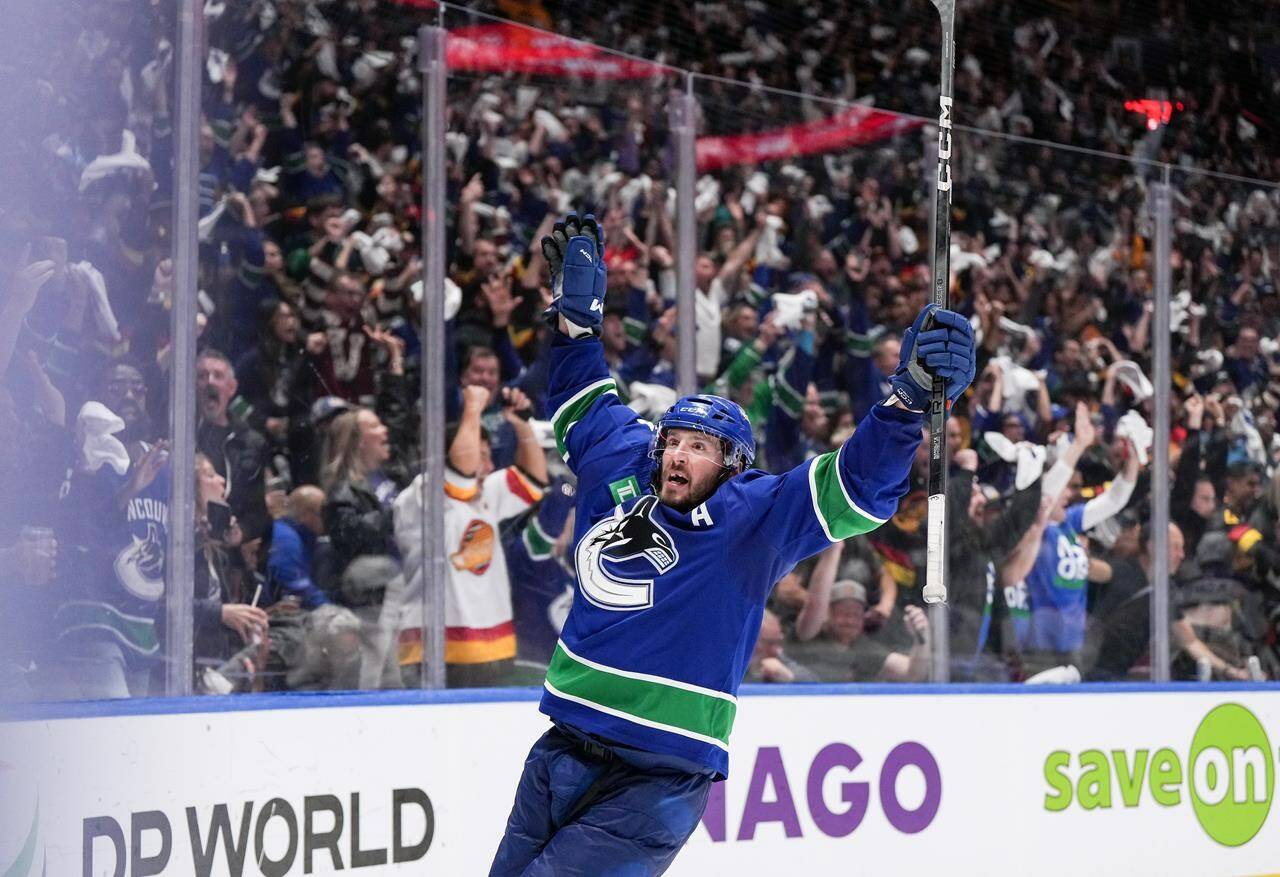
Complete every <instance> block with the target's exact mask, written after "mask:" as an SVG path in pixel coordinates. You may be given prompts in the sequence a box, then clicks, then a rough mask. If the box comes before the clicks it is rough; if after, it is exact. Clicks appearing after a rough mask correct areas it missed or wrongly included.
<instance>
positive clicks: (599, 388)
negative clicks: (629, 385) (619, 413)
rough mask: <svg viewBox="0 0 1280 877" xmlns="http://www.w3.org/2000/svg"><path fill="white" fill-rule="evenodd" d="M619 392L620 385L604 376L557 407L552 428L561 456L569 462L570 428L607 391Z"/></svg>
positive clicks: (552, 417) (552, 418)
mask: <svg viewBox="0 0 1280 877" xmlns="http://www.w3.org/2000/svg"><path fill="white" fill-rule="evenodd" d="M617 392H618V386H617V384H615V383H614V382H613V378H604V379H603V380H599V381H596V382H595V383H594V384H588V385H587V386H585V387H583V388H582V389H581V390H579V391H578V392H576V393H574V394H573V395H572V396H570V397H569V399H568V401H566V402H565V403H564V404H563V405H561V406H560V407H559V408H558V409H556V413H555V414H553V415H552V416H551V428H552V429H553V430H554V431H555V434H556V449H557V450H559V451H560V456H561V457H562V458H563V459H564V461H565V462H566V463H567V462H569V448H568V446H567V445H566V444H565V440H566V438H567V437H568V435H569V430H570V429H571V428H572V427H573V425H574V424H575V423H577V422H578V421H579V420H581V419H582V418H583V417H584V416H585V415H586V413H587V411H588V410H590V408H591V406H592V405H593V404H594V403H595V401H596V400H597V399H599V398H600V397H601V396H603V395H605V394H606V393H614V394H617Z"/></svg>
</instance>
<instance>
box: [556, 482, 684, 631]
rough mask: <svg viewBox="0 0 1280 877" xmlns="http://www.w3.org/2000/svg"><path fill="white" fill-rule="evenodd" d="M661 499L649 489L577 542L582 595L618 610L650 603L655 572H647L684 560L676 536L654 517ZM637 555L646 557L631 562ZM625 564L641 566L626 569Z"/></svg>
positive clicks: (602, 605)
mask: <svg viewBox="0 0 1280 877" xmlns="http://www.w3.org/2000/svg"><path fill="white" fill-rule="evenodd" d="M657 504H658V498H657V497H656V496H653V495H649V496H645V497H643V498H641V499H640V501H639V502H637V503H636V504H635V505H634V506H632V508H631V510H630V511H629V512H627V513H625V514H623V513H622V507H621V506H619V507H618V509H617V517H613V518H605V519H604V520H602V521H600V522H599V523H598V524H596V525H595V526H594V527H592V528H591V529H590V530H588V531H587V532H586V535H584V536H583V537H582V539H581V540H580V541H579V542H578V550H577V552H576V553H575V558H574V559H575V563H576V566H577V572H578V582H579V584H580V585H581V586H582V595H583V596H584V597H586V598H587V599H588V600H590V601H591V603H593V604H594V605H596V606H599V607H600V608H601V609H611V610H613V611H616V612H627V611H633V610H636V609H648V608H649V607H650V606H652V605H653V578H652V576H649V577H646V576H645V575H644V573H645V572H650V573H652V572H655V571H656V573H657V574H658V575H661V574H662V573H665V572H667V571H669V570H671V569H672V568H673V567H675V565H676V564H677V563H679V562H680V552H679V551H677V550H676V543H675V540H673V539H672V538H671V534H670V533H668V532H667V531H666V530H664V529H663V528H662V526H661V525H660V524H658V523H657V522H656V521H655V520H654V519H653V510H654V506H656V505H657ZM637 560H639V561H642V562H639V563H634V562H633V563H628V561H637ZM637 568H638V570H637ZM623 569H626V570H628V571H631V570H637V572H632V573H631V574H630V575H627V574H624V573H623V572H622V570H623Z"/></svg>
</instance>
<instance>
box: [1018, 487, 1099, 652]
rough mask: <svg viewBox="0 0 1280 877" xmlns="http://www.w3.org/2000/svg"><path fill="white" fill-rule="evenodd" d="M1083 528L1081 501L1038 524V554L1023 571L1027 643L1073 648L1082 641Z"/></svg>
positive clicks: (1086, 591)
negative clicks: (1028, 610)
mask: <svg viewBox="0 0 1280 877" xmlns="http://www.w3.org/2000/svg"><path fill="white" fill-rule="evenodd" d="M1083 532H1084V503H1079V504H1077V505H1073V506H1071V507H1070V508H1068V509H1067V514H1066V517H1065V518H1064V519H1063V521H1062V523H1060V524H1049V525H1048V526H1047V527H1045V528H1044V535H1043V536H1041V537H1040V553H1039V555H1038V556H1037V557H1036V562H1035V566H1033V567H1032V568H1031V572H1030V574H1029V575H1028V576H1027V599H1028V600H1029V601H1030V603H1031V628H1030V636H1029V643H1028V644H1029V646H1030V648H1033V649H1040V650H1045V651H1051V652H1073V651H1076V650H1077V649H1079V648H1081V647H1083V646H1084V628H1085V614H1086V611H1087V607H1086V601H1087V599H1088V596H1089V587H1088V577H1089V556H1088V554H1087V553H1086V552H1085V549H1084V546H1083V545H1081V544H1080V534H1081V533H1083ZM1020 639H1021V637H1020Z"/></svg>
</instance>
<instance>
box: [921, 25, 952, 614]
mask: <svg viewBox="0 0 1280 877" xmlns="http://www.w3.org/2000/svg"><path fill="white" fill-rule="evenodd" d="M933 5H934V6H935V7H936V8H937V10H938V15H939V16H940V17H941V19H942V88H941V90H940V91H939V93H938V193H937V201H936V203H935V205H934V213H933V303H934V304H936V305H937V306H938V307H940V308H945V307H946V306H947V292H948V286H949V285H950V280H951V101H952V97H953V88H954V78H955V31H956V0H933ZM946 569H947V393H946V384H945V382H944V381H943V380H942V379H941V378H934V379H933V392H931V393H930V394H929V535H928V549H927V554H926V557H925V585H924V601H925V602H926V603H945V602H946V601H947V582H946Z"/></svg>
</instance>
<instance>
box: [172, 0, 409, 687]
mask: <svg viewBox="0 0 1280 877" xmlns="http://www.w3.org/2000/svg"><path fill="white" fill-rule="evenodd" d="M300 12H301V10H299V9H294V8H292V7H281V8H280V9H278V10H270V9H269V10H266V11H263V12H262V14H261V15H259V14H257V13H255V14H254V15H252V16H249V17H245V16H244V15H243V14H241V13H237V12H236V11H235V10H234V9H233V8H232V7H227V9H226V10H225V11H223V12H221V13H220V14H219V15H216V16H212V17H210V16H206V17H207V18H211V20H210V21H209V22H208V40H207V42H208V45H209V49H208V54H207V57H206V65H205V66H206V75H207V76H208V80H209V82H208V84H207V86H206V88H205V90H204V102H203V119H202V131H201V136H202V141H201V148H202V161H201V177H200V185H201V189H200V197H201V201H200V216H201V220H200V290H201V295H200V306H201V316H202V324H201V325H202V331H201V336H200V353H199V357H198V360H197V363H196V371H195V381H196V385H195V400H196V401H195V414H196V418H197V425H196V448H197V451H198V455H197V458H196V470H197V495H196V520H197V530H196V540H195V542H196V544H195V552H196V557H195V584H196V612H195V617H194V623H195V661H196V672H197V686H198V690H199V691H201V692H204V693H217V692H227V691H236V692H240V691H282V690H317V689H321V690H323V689H356V688H359V689H370V688H398V687H401V686H402V685H403V684H404V679H403V678H402V675H401V672H400V667H399V664H398V660H397V654H396V643H395V639H394V636H392V635H391V634H390V633H389V632H388V630H387V628H386V626H385V625H383V624H382V623H381V616H382V614H383V612H384V610H385V606H386V604H387V602H388V599H389V597H388V595H391V594H398V593H400V592H402V591H403V577H402V575H401V562H402V558H403V551H402V548H401V546H400V545H399V544H398V543H397V540H396V534H395V529H394V516H393V504H394V500H395V498H396V497H397V495H398V494H399V493H400V491H401V490H402V489H403V488H404V487H406V486H407V485H408V484H409V483H410V481H411V479H412V476H413V474H414V473H415V470H416V468H417V465H418V457H419V450H418V439H417V428H418V427H417V412H418V406H417V404H416V403H417V398H418V366H417V362H418V356H419V350H420V345H419V340H418V331H417V316H416V315H417V305H416V299H415V295H419V294H420V293H419V292H416V291H415V288H414V284H415V282H417V281H418V280H419V277H420V273H421V262H420V259H419V257H418V252H419V249H418V247H419V239H420V238H419V231H418V213H419V210H418V203H419V201H418V192H419V186H420V172H419V164H420V161H419V157H418V155H419V148H418V143H419V139H420V135H419V127H418V126H419V122H420V119H421V112H420V109H419V100H420V98H419V95H420V88H419V84H418V80H419V76H420V74H419V73H418V71H417V67H416V60H415V59H416V51H415V45H416V41H415V36H416V30H417V26H418V24H419V23H420V21H421V17H422V16H421V14H420V12H419V11H418V10H413V9H408V8H404V7H398V6H388V8H387V11H386V15H383V16H379V17H378V19H377V20H376V21H374V20H373V19H367V18H366V19H362V20H360V21H359V22H356V21H352V20H348V19H345V18H342V17H341V16H342V14H343V11H342V10H341V9H339V8H338V7H337V6H325V7H323V8H321V7H316V8H312V9H308V10H306V15H305V16H304V15H301V14H300ZM294 13H298V14H294ZM338 33H342V34H343V35H344V37H345V39H339V38H338V37H337V34H338ZM355 44H358V47H359V48H356V47H354V45H355ZM284 46H287V47H291V49H293V48H298V49H305V52H304V53H305V54H306V57H307V60H306V61H305V62H302V63H297V64H294V63H286V62H285V61H284V59H283V58H282V57H281V47H284Z"/></svg>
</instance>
